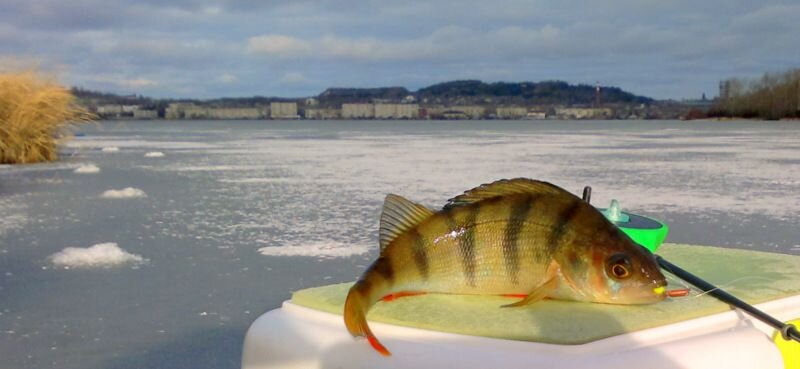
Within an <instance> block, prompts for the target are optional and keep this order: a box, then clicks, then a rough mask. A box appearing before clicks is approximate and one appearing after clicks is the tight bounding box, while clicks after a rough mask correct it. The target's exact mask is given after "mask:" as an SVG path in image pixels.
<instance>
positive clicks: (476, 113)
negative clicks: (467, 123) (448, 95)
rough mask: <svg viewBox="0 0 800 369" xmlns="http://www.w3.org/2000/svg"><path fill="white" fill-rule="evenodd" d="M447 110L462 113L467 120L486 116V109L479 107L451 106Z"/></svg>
mask: <svg viewBox="0 0 800 369" xmlns="http://www.w3.org/2000/svg"><path fill="white" fill-rule="evenodd" d="M447 110H448V111H449V112H460V113H462V114H464V116H466V117H467V119H481V118H483V117H484V116H485V115H486V108H484V107H482V106H477V105H471V106H470V105H465V106H451V107H448V108H447Z"/></svg>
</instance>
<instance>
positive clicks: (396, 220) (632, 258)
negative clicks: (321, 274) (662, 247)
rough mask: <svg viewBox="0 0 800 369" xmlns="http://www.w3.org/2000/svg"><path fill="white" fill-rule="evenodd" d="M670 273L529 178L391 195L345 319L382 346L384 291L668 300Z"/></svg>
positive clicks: (580, 207) (569, 199)
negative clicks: (422, 197)
mask: <svg viewBox="0 0 800 369" xmlns="http://www.w3.org/2000/svg"><path fill="white" fill-rule="evenodd" d="M665 286H666V279H665V278H664V276H663V275H662V274H661V272H660V270H659V268H658V266H657V264H656V261H655V259H654V257H653V255H651V254H650V253H649V252H647V251H646V250H645V249H644V248H642V247H641V246H639V245H637V244H636V243H634V242H633V241H632V240H631V239H630V238H629V237H628V236H627V235H625V233H623V232H622V231H620V230H619V229H618V228H617V227H616V226H615V225H613V224H612V223H611V222H609V221H608V220H607V219H606V218H605V217H604V216H603V215H602V214H601V213H600V212H599V211H598V210H597V209H595V208H594V207H593V206H591V205H589V204H588V203H586V202H585V201H583V200H581V199H580V198H578V197H577V196H575V195H573V194H572V193H570V192H568V191H566V190H564V189H562V188H560V187H558V186H555V185H552V184H550V183H547V182H541V181H536V180H531V179H525V178H517V179H510V180H500V181H497V182H494V183H490V184H484V185H481V186H479V187H477V188H474V189H472V190H469V191H466V192H464V193H463V194H462V195H459V196H457V197H455V198H452V199H450V200H449V201H448V203H447V204H446V205H445V206H444V207H443V208H442V209H441V210H439V211H432V210H430V209H428V208H426V207H424V206H422V205H418V204H415V203H413V202H411V201H409V200H406V199H404V198H402V197H400V196H397V195H392V194H390V195H388V196H387V197H386V200H385V203H384V206H383V212H382V214H381V219H380V256H379V257H378V259H377V260H375V262H374V263H373V264H372V265H371V266H370V267H369V268H367V270H366V271H365V272H364V274H363V275H362V276H361V277H360V278H359V279H358V281H357V282H356V283H355V284H354V285H353V287H352V288H350V291H349V293H348V295H347V300H346V302H345V306H344V321H345V325H346V326H347V329H348V331H349V332H350V333H351V334H352V335H353V336H365V337H366V338H367V339H368V341H369V343H370V344H371V345H372V347H373V348H375V349H376V350H377V351H378V352H380V353H381V354H383V355H390V353H389V351H388V350H387V349H386V348H385V347H384V346H383V345H382V344H381V343H380V342H379V341H378V339H377V338H376V337H375V336H374V335H373V334H372V332H371V331H370V329H369V326H368V325H367V320H366V315H367V312H368V311H369V309H370V308H371V307H372V306H373V305H374V304H375V303H376V302H378V301H380V300H381V299H383V298H385V297H387V296H405V295H414V294H421V293H446V294H480V295H511V296H516V295H519V296H520V297H522V299H521V300H519V301H517V302H515V303H512V304H510V305H506V307H519V306H525V305H528V304H532V303H535V302H537V301H539V300H541V299H543V298H551V299H559V300H573V301H586V302H597V303H607V304H649V303H655V302H658V301H661V300H663V299H664V298H665V297H666V295H665Z"/></svg>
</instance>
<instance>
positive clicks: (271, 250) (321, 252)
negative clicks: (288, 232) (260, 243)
mask: <svg viewBox="0 0 800 369" xmlns="http://www.w3.org/2000/svg"><path fill="white" fill-rule="evenodd" d="M369 249H370V248H369V246H367V245H363V244H346V243H341V242H329V241H325V242H322V241H320V242H313V243H309V244H306V245H284V246H266V247H262V248H260V249H258V252H259V253H261V255H266V256H310V257H318V258H325V259H329V258H345V257H350V256H354V255H361V254H366V253H367V252H368V251H369Z"/></svg>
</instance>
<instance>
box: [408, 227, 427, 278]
mask: <svg viewBox="0 0 800 369" xmlns="http://www.w3.org/2000/svg"><path fill="white" fill-rule="evenodd" d="M411 237H412V238H413V242H414V246H413V249H412V252H413V253H414V264H416V266H417V270H418V271H419V274H420V275H421V276H422V279H423V280H428V270H429V266H428V242H427V241H426V240H425V237H422V234H420V233H419V231H418V230H417V229H416V228H415V229H414V230H413V231H412V232H411Z"/></svg>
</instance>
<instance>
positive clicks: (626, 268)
mask: <svg viewBox="0 0 800 369" xmlns="http://www.w3.org/2000/svg"><path fill="white" fill-rule="evenodd" d="M606 271H607V272H608V274H609V275H610V276H611V277H613V278H615V279H625V278H628V277H630V276H631V260H630V258H628V256H627V255H625V254H614V255H611V257H610V258H608V264H607V268H606Z"/></svg>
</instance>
